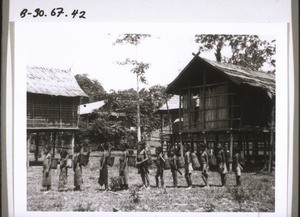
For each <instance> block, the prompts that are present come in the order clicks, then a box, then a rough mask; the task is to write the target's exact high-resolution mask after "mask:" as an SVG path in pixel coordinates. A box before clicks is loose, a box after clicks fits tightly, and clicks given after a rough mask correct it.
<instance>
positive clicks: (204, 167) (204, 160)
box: [200, 144, 209, 187]
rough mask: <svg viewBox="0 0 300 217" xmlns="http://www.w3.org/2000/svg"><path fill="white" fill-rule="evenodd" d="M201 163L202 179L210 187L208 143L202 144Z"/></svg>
mask: <svg viewBox="0 0 300 217" xmlns="http://www.w3.org/2000/svg"><path fill="white" fill-rule="evenodd" d="M200 163H201V166H202V171H201V173H202V179H203V181H204V183H205V186H206V187H209V184H208V170H209V164H208V154H207V148H206V145H205V144H203V145H202V146H201V155H200Z"/></svg>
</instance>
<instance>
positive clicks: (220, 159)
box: [217, 143, 228, 186]
mask: <svg viewBox="0 0 300 217" xmlns="http://www.w3.org/2000/svg"><path fill="white" fill-rule="evenodd" d="M217 148H218V154H217V163H218V166H219V173H220V175H221V183H222V186H225V185H226V174H227V171H228V170H227V166H226V159H225V151H224V149H223V146H222V144H221V143H218V146H217Z"/></svg>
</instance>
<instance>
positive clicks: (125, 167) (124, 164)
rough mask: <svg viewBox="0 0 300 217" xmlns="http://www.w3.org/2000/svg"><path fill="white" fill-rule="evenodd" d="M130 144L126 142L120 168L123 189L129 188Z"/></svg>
mask: <svg viewBox="0 0 300 217" xmlns="http://www.w3.org/2000/svg"><path fill="white" fill-rule="evenodd" d="M127 149H128V145H127V144H126V143H125V144H124V145H123V153H122V156H121V158H120V169H119V175H120V177H121V189H125V190H127V189H128V175H129V169H128V155H129V153H128V150H127Z"/></svg>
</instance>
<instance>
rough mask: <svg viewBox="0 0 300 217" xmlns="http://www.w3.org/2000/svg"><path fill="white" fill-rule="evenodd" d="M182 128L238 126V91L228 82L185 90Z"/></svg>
mask: <svg viewBox="0 0 300 217" xmlns="http://www.w3.org/2000/svg"><path fill="white" fill-rule="evenodd" d="M182 95H183V97H182V105H183V113H182V116H183V126H182V130H183V131H184V130H200V131H201V130H211V129H227V128H231V127H233V126H238V122H239V121H240V119H239V117H240V113H239V110H237V109H236V108H238V107H239V105H238V103H237V100H236V99H235V98H236V97H237V95H238V94H237V93H235V92H230V86H229V84H228V83H225V84H224V83H222V84H219V85H217V84H216V85H207V87H204V86H202V87H196V88H193V87H192V88H190V89H188V90H185V91H183V94H182Z"/></svg>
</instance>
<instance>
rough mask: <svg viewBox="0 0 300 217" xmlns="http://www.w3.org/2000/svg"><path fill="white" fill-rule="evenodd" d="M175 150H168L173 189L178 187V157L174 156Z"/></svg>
mask: <svg viewBox="0 0 300 217" xmlns="http://www.w3.org/2000/svg"><path fill="white" fill-rule="evenodd" d="M175 152H176V150H175V149H174V148H172V149H171V150H170V157H171V159H170V164H171V172H172V177H173V185H174V187H175V188H177V187H178V178H177V171H178V165H177V161H178V157H177V155H176V153H175Z"/></svg>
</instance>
